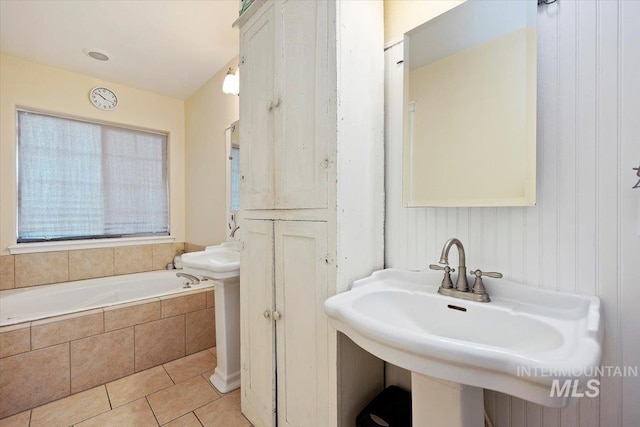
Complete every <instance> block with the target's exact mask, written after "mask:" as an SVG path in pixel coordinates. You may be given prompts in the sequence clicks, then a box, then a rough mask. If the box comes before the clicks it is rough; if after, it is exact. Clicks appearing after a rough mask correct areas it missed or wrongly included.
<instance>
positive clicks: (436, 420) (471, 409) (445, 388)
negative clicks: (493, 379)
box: [411, 372, 484, 427]
mask: <svg viewBox="0 0 640 427" xmlns="http://www.w3.org/2000/svg"><path fill="white" fill-rule="evenodd" d="M411 395H412V399H411V400H412V418H413V425H414V426H430V427H483V426H484V396H483V391H482V389H481V388H479V387H472V386H468V385H464V384H458V383H453V382H450V381H445V380H438V379H435V378H431V377H426V376H424V375H420V374H416V373H415V372H412V373H411Z"/></svg>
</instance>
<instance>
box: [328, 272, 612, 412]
mask: <svg viewBox="0 0 640 427" xmlns="http://www.w3.org/2000/svg"><path fill="white" fill-rule="evenodd" d="M441 280H442V273H439V272H432V271H426V272H408V271H403V270H397V269H386V270H381V271H378V272H375V273H374V274H373V275H372V276H370V277H368V278H365V279H362V280H358V281H356V282H354V284H353V287H352V289H351V290H350V291H348V292H344V293H341V294H338V295H335V296H333V297H331V298H329V299H328V300H327V301H326V302H325V311H326V313H327V314H328V316H329V318H330V320H331V323H332V325H333V326H334V327H335V328H336V329H337V330H339V331H341V332H343V333H344V334H346V335H347V336H348V337H349V338H351V339H352V340H353V341H354V342H355V343H356V344H358V345H359V346H361V347H362V348H364V349H365V350H367V351H369V352H370V353H372V354H374V355H376V356H377V357H379V358H381V359H383V360H385V361H387V362H390V363H393V364H395V365H397V366H400V367H402V368H405V369H408V370H410V371H412V372H414V373H417V374H421V375H427V376H430V377H434V378H438V379H441V380H447V381H453V382H456V383H460V384H467V385H470V386H475V387H482V388H487V389H492V390H496V391H500V392H503V393H507V394H511V395H514V396H517V397H520V398H523V399H526V400H529V401H532V402H535V403H539V404H542V405H545V406H551V407H566V406H568V405H569V404H570V403H572V402H573V401H575V400H577V397H574V396H573V395H571V394H570V393H564V394H566V395H562V396H557V394H559V393H556V395H554V396H551V393H550V392H551V386H552V384H553V382H554V379H555V380H560V384H559V385H563V384H564V381H566V380H569V381H572V383H571V386H572V387H573V386H574V385H575V384H574V383H577V386H576V387H577V388H576V389H577V390H583V389H584V388H585V387H586V386H587V381H588V380H589V379H591V378H592V376H593V375H594V374H595V372H594V371H595V369H593V368H594V367H596V366H598V364H599V362H600V356H601V349H602V330H603V328H602V322H601V316H600V314H601V313H600V310H601V308H600V300H599V299H598V298H596V297H590V296H581V295H572V294H566V293H559V292H553V291H548V290H543V289H540V288H536V287H532V286H526V285H523V284H519V283H516V282H512V281H509V280H506V279H499V280H495V279H493V280H492V279H485V280H484V282H485V286H486V288H487V292H488V293H489V295H490V296H491V300H492V302H490V303H481V302H473V301H466V300H462V299H457V298H453V297H449V296H444V295H440V294H438V293H437V290H438V286H439V285H440V281H441Z"/></svg>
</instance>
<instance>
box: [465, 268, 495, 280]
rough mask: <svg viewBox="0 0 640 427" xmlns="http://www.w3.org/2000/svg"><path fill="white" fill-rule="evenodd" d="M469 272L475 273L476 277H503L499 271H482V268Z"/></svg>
mask: <svg viewBox="0 0 640 427" xmlns="http://www.w3.org/2000/svg"><path fill="white" fill-rule="evenodd" d="M469 274H473V275H474V276H476V277H481V276H487V277H493V278H496V279H502V273H497V272H493V271H481V270H480V269H478V270H472V271H470V272H469Z"/></svg>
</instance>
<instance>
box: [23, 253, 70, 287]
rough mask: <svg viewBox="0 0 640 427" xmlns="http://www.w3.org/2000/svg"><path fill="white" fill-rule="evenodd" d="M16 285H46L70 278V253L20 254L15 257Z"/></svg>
mask: <svg viewBox="0 0 640 427" xmlns="http://www.w3.org/2000/svg"><path fill="white" fill-rule="evenodd" d="M14 274H15V287H16V288H23V287H27V286H36V285H44V284H46V283H59V282H67V281H68V280H69V253H68V252H66V251H63V252H43V253H38V254H20V255H16V258H15V267H14Z"/></svg>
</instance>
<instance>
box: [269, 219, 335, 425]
mask: <svg viewBox="0 0 640 427" xmlns="http://www.w3.org/2000/svg"><path fill="white" fill-rule="evenodd" d="M326 256H327V224H326V223H324V222H312V221H276V223H275V261H276V262H275V283H276V311H277V314H276V316H275V317H274V318H275V319H276V322H275V324H276V341H277V347H276V348H277V350H276V353H277V372H278V375H277V377H278V398H277V401H278V426H279V427H283V426H289V427H312V426H313V427H326V426H327V425H329V421H328V419H329V402H328V394H329V367H328V320H327V317H326V315H325V314H324V309H323V303H324V301H325V299H326V298H327V275H328V274H327V273H328V264H327V261H326ZM274 314H275V312H274Z"/></svg>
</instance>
